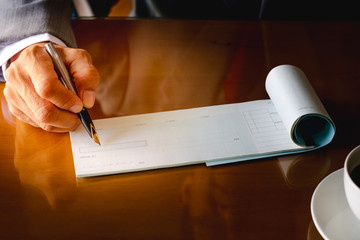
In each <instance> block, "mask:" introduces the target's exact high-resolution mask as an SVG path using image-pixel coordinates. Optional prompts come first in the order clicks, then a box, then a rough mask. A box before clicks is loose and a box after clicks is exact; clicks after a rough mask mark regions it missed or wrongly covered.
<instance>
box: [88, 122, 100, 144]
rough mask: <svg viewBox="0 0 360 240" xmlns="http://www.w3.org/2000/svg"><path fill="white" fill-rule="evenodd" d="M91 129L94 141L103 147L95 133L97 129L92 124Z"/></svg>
mask: <svg viewBox="0 0 360 240" xmlns="http://www.w3.org/2000/svg"><path fill="white" fill-rule="evenodd" d="M90 129H91V137H92V139H94V141H95V142H96V143H97V144H99V146H101V144H100V140H99V137H98V135H97V133H96V131H95V127H94V126H93V125H92V124H91V123H90Z"/></svg>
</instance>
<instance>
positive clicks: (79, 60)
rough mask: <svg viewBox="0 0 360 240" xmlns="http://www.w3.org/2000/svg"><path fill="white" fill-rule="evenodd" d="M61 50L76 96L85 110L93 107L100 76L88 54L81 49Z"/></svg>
mask: <svg viewBox="0 0 360 240" xmlns="http://www.w3.org/2000/svg"><path fill="white" fill-rule="evenodd" d="M63 50H64V59H65V60H64V62H65V64H66V65H67V66H68V68H69V72H70V74H71V76H72V78H73V82H74V84H75V86H76V89H77V92H78V96H79V97H80V99H81V100H82V102H83V104H84V106H85V107H86V108H91V107H93V106H94V103H95V95H96V88H97V86H98V84H99V81H100V75H99V72H98V71H97V69H96V68H95V66H94V65H93V64H92V60H91V57H90V54H89V53H88V52H87V51H85V50H83V49H74V48H63Z"/></svg>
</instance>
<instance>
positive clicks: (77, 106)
mask: <svg viewBox="0 0 360 240" xmlns="http://www.w3.org/2000/svg"><path fill="white" fill-rule="evenodd" d="M82 108H83V106H82V105H80V104H75V105H73V106H72V107H71V108H70V111H71V112H73V113H78V112H80V111H81V110H82Z"/></svg>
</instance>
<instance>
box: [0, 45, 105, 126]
mask: <svg viewBox="0 0 360 240" xmlns="http://www.w3.org/2000/svg"><path fill="white" fill-rule="evenodd" d="M44 46H45V43H37V44H34V45H31V46H29V47H27V48H25V49H24V50H23V51H21V52H20V53H19V54H17V55H16V56H15V57H13V58H12V63H11V65H10V66H9V68H8V69H7V70H6V72H5V76H6V80H7V82H6V86H5V89H4V95H5V97H6V99H7V102H8V104H9V108H10V111H11V112H12V114H14V115H15V116H16V117H17V118H18V119H20V120H22V121H24V122H27V123H29V124H31V125H33V126H36V127H41V128H43V129H45V130H47V131H55V132H65V131H70V130H73V129H75V128H76V127H77V126H78V125H79V123H80V122H79V120H78V118H77V116H76V114H74V113H77V112H80V111H81V109H82V107H83V105H84V106H85V107H88V108H90V107H92V106H93V105H94V101H95V90H96V88H97V85H98V83H99V74H98V71H97V70H96V68H95V67H94V66H93V65H92V62H91V57H90V55H89V54H88V53H87V52H86V51H85V50H82V49H72V48H67V47H61V46H56V48H57V50H58V52H59V55H60V56H61V58H62V59H63V61H64V62H65V65H66V66H67V67H68V69H69V72H70V75H71V76H72V77H73V81H74V83H75V86H76V88H77V91H78V94H79V97H78V96H77V95H76V94H75V93H73V92H71V91H70V90H67V89H66V88H65V87H64V86H63V85H62V84H61V82H60V81H59V80H58V76H57V74H56V72H55V70H54V67H53V63H52V60H51V58H50V56H49V55H48V53H47V52H46V50H45V48H44Z"/></svg>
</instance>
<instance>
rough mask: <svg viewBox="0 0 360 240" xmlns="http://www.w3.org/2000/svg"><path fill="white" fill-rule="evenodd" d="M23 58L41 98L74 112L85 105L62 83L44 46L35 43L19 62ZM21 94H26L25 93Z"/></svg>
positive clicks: (26, 69) (21, 56) (21, 57)
mask: <svg viewBox="0 0 360 240" xmlns="http://www.w3.org/2000/svg"><path fill="white" fill-rule="evenodd" d="M24 51H25V50H24ZM23 58H24V61H25V62H26V63H27V64H26V65H24V68H25V71H27V72H28V73H29V78H30V79H31V81H32V84H33V85H34V89H35V91H36V93H37V94H38V95H39V96H40V97H41V98H43V99H46V100H48V101H49V102H51V103H53V104H54V105H55V106H57V107H58V108H60V109H64V110H67V111H71V112H74V113H77V112H79V111H81V109H82V107H83V104H82V101H81V99H80V98H79V97H78V96H77V95H76V94H75V93H73V92H72V91H70V90H68V89H66V88H65V87H64V86H63V85H62V84H61V82H60V81H59V79H58V76H57V74H56V72H55V70H54V66H53V63H52V60H51V58H50V56H49V55H48V54H47V52H46V50H45V49H44V47H42V46H39V45H33V46H32V47H31V49H29V50H27V51H26V52H25V53H24V54H21V55H20V57H19V60H20V61H19V62H23V61H21V60H22V59H23ZM10 67H11V65H10ZM24 90H25V89H24ZM21 95H22V96H24V93H22V94H21Z"/></svg>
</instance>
